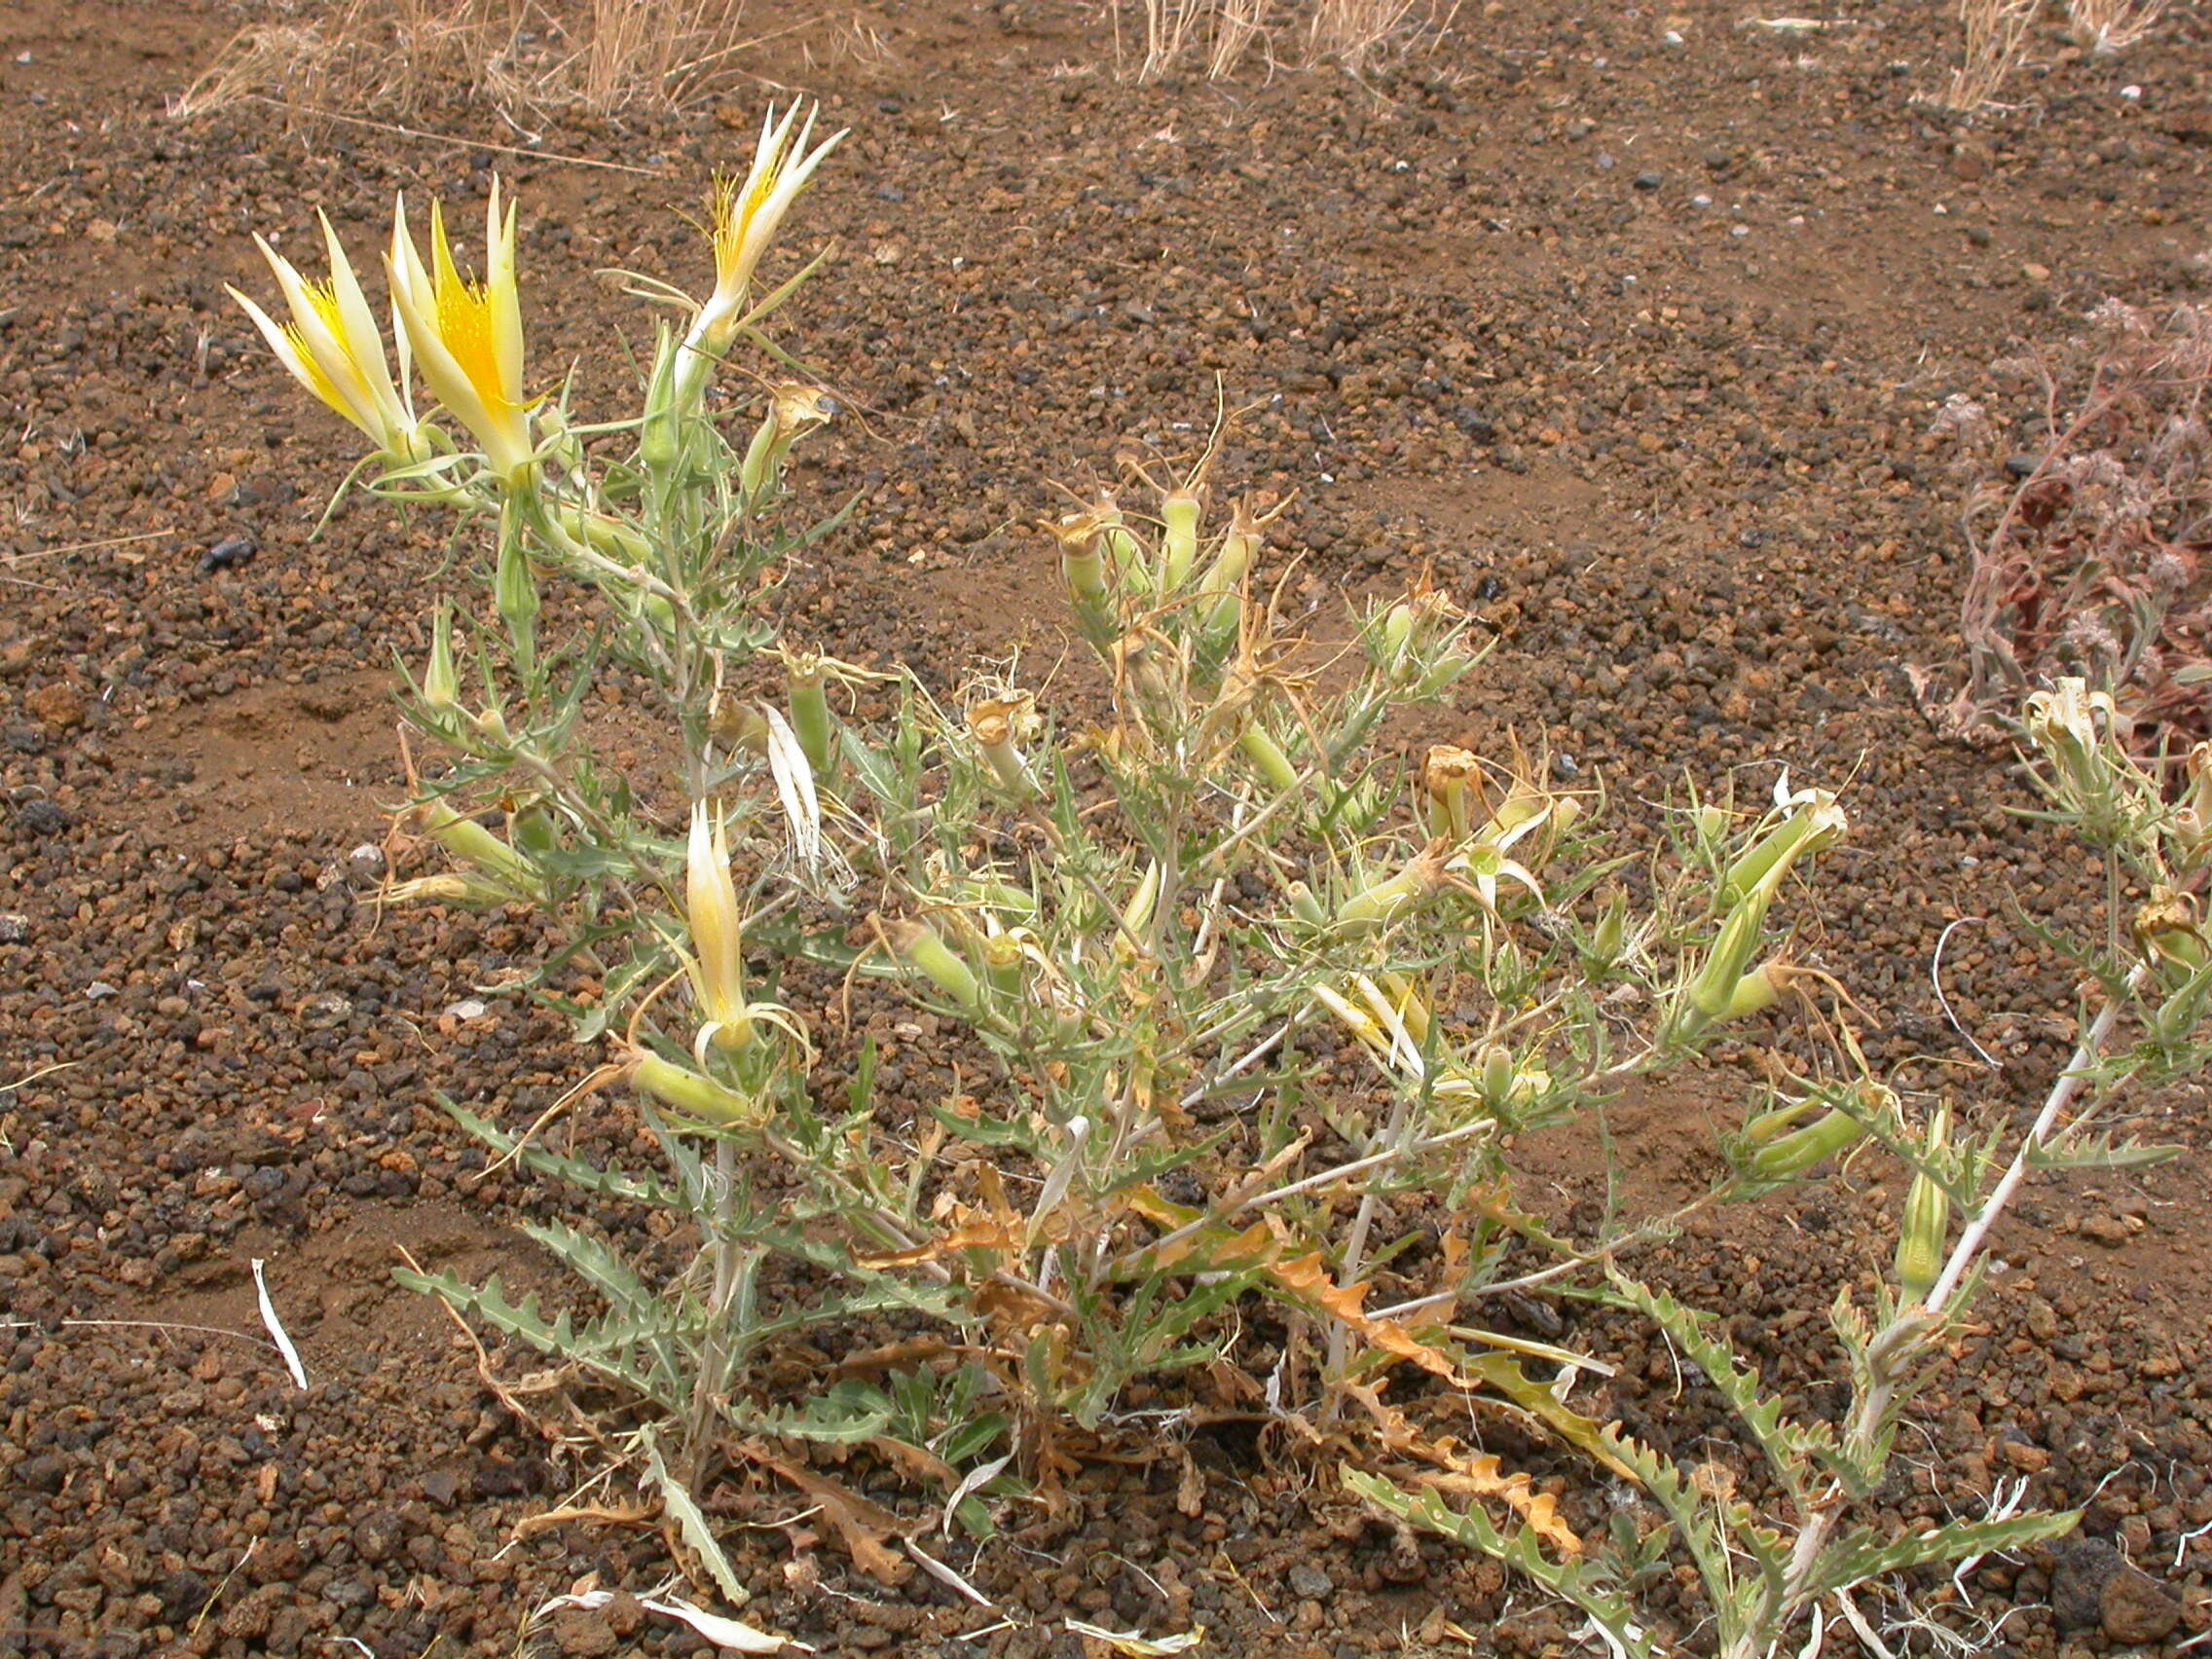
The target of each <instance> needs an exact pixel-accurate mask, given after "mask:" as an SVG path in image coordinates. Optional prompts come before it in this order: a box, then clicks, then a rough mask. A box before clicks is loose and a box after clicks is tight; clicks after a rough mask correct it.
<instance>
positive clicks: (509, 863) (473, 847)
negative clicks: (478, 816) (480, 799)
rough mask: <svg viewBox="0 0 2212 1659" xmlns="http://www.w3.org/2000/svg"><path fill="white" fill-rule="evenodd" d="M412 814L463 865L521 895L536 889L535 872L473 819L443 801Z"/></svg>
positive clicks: (422, 807) (422, 806)
mask: <svg viewBox="0 0 2212 1659" xmlns="http://www.w3.org/2000/svg"><path fill="white" fill-rule="evenodd" d="M415 812H416V815H417V822H418V823H420V824H421V825H422V827H423V830H424V833H425V834H427V835H428V836H429V837H430V839H431V840H433V841H435V842H437V844H438V845H439V846H441V847H443V848H444V849H445V850H446V851H447V852H448V853H450V854H452V855H453V856H454V857H455V858H457V859H459V860H460V861H461V863H462V864H465V865H469V866H473V867H474V868H476V869H478V870H480V871H482V872H483V873H484V874H486V875H488V876H491V877H492V878H493V879H494V880H497V881H501V882H505V883H507V884H508V885H510V886H511V887H513V888H515V889H517V890H519V891H520V892H523V893H532V892H535V890H536V887H537V872H536V871H535V869H533V868H532V867H531V866H529V865H528V864H527V863H525V862H524V860H523V858H522V856H521V855H520V854H518V853H517V852H516V851H515V850H514V848H512V847H510V846H508V845H507V843H506V842H504V841H502V840H500V839H499V837H498V836H497V835H495V834H493V833H492V831H491V830H487V829H485V828H484V826H483V825H481V824H479V823H477V822H476V820H475V819H473V818H463V817H461V815H460V814H459V813H457V812H455V811H454V809H453V808H452V807H450V806H448V805H447V804H446V803H445V802H444V801H442V800H432V801H425V802H424V803H423V804H422V805H421V806H419V807H417V808H416V809H415Z"/></svg>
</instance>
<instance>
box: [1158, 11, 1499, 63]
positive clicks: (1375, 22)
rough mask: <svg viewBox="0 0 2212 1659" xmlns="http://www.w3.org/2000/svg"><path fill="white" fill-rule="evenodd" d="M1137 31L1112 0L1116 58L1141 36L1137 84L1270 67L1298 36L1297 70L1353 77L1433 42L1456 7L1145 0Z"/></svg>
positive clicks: (1295, 56)
mask: <svg viewBox="0 0 2212 1659" xmlns="http://www.w3.org/2000/svg"><path fill="white" fill-rule="evenodd" d="M1142 5H1143V16H1142V18H1141V23H1142V27H1141V30H1140V29H1138V28H1135V27H1128V28H1125V27H1124V22H1123V8H1122V0H1115V6H1114V45H1115V57H1116V60H1117V61H1120V60H1121V59H1122V57H1123V42H1124V37H1125V36H1127V35H1136V34H1140V33H1141V36H1142V39H1143V43H1144V55H1143V56H1142V57H1141V58H1140V59H1139V60H1138V62H1137V66H1136V76H1137V79H1138V80H1140V81H1150V80H1156V79H1158V78H1159V77H1160V76H1162V75H1170V74H1179V73H1183V72H1185V71H1187V70H1194V69H1195V70H1198V71H1200V72H1202V73H1203V74H1204V75H1205V77H1206V79H1207V80H1209V81H1219V80H1224V79H1226V78H1228V77H1229V76H1231V75H1233V74H1235V72H1236V71H1237V69H1238V68H1240V67H1241V66H1242V65H1243V64H1244V62H1245V60H1246V59H1247V58H1249V57H1251V56H1252V55H1255V54H1257V55H1260V56H1261V57H1263V58H1264V59H1265V60H1266V61H1267V63H1268V65H1269V67H1270V68H1271V69H1272V67H1274V66H1275V65H1276V64H1277V63H1279V62H1282V61H1284V59H1283V58H1282V57H1279V56H1278V55H1277V54H1276V51H1275V44H1276V42H1277V41H1290V40H1300V41H1301V44H1300V46H1299V48H1298V50H1297V51H1296V52H1295V54H1294V55H1291V56H1290V57H1289V59H1288V60H1289V61H1290V62H1291V63H1293V64H1295V65H1296V66H1297V67H1300V68H1313V67H1315V66H1316V65H1319V64H1323V63H1335V64H1338V65H1341V66H1342V67H1343V68H1344V69H1346V71H1348V72H1349V73H1351V74H1353V75H1358V74H1361V73H1363V72H1364V71H1366V70H1367V69H1369V68H1370V67H1372V66H1374V65H1375V64H1377V63H1378V62H1380V61H1382V60H1383V59H1384V58H1386V57H1389V56H1391V55H1403V54H1405V53H1407V52H1411V51H1413V50H1415V49H1417V48H1418V47H1419V45H1420V44H1421V43H1422V42H1423V41H1433V40H1434V39H1435V38H1436V37H1437V36H1438V35H1439V34H1440V33H1442V31H1443V29H1444V28H1445V26H1446V25H1447V24H1448V23H1449V22H1450V20H1451V14H1452V12H1453V11H1456V6H1454V7H1451V8H1449V9H1448V8H1445V7H1443V6H1442V5H1441V4H1440V3H1439V0H1313V5H1312V7H1311V10H1310V11H1307V10H1306V9H1305V8H1304V7H1301V6H1298V5H1294V4H1290V3H1288V0H1142Z"/></svg>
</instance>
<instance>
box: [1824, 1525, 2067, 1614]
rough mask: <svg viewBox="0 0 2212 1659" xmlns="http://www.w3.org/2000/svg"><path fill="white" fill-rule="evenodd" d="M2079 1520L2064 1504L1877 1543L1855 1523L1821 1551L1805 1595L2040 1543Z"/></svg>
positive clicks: (1877, 1536) (1876, 1536)
mask: <svg viewBox="0 0 2212 1659" xmlns="http://www.w3.org/2000/svg"><path fill="white" fill-rule="evenodd" d="M2081 1520H2082V1511H2080V1510H2079V1509H2069V1510H2066V1511H2063V1512H2062V1513H2059V1514H2055V1515H2014V1516H2010V1517H2008V1518H2007V1519H2005V1520H2001V1521H1953V1522H1950V1523H1949V1524H1947V1525H1945V1526H1941V1527H1937V1528H1935V1529H1934V1530H1930V1531H1926V1532H1915V1533H1912V1534H1911V1535H1910V1536H1907V1537H1902V1538H1893V1539H1892V1540H1890V1541H1889V1542H1888V1543H1884V1542H1882V1539H1881V1534H1880V1533H1878V1532H1876V1531H1875V1530H1873V1529H1872V1528H1869V1527H1859V1528H1854V1529H1853V1530H1851V1531H1849V1532H1846V1533H1844V1534H1843V1535H1842V1536H1841V1537H1839V1538H1837V1539H1836V1540H1835V1541H1834V1542H1833V1543H1831V1544H1830V1545H1829V1546H1828V1547H1827V1549H1825V1551H1823V1552H1822V1555H1821V1559H1820V1564H1819V1567H1818V1569H1817V1570H1816V1571H1815V1572H1814V1574H1813V1576H1812V1581H1811V1582H1810V1583H1809V1584H1808V1585H1807V1586H1806V1589H1805V1595H1806V1598H1807V1600H1812V1599H1816V1598H1818V1597H1821V1596H1826V1595H1829V1594H1832V1593H1833V1592H1835V1591H1838V1590H1849V1589H1851V1588H1852V1587H1853V1586H1855V1585H1859V1584H1863V1583H1865V1582H1866V1581H1867V1580H1868V1579H1870V1578H1881V1577H1884V1576H1886V1575H1887V1574H1889V1573H1893V1572H1904V1571H1907V1570H1909V1569H1910V1568H1912V1567H1948V1566H1950V1565H1951V1564H1952V1563H1954V1562H1961V1561H1966V1560H1969V1559H1971V1558H1972V1557H1974V1556H1979V1555H1990V1554H1994V1553H1995V1552H1997V1551H1999V1550H2012V1549H2018V1548H2020V1547H2021V1546H2022V1545H2024V1544H2039V1543H2044V1542H2046V1541H2047V1540H2049V1539H2051V1538H2061V1537H2064V1536H2065V1535H2066V1534H2067V1533H2068V1532H2071V1531H2072V1530H2074V1529H2075V1527H2076V1526H2078V1525H2079V1524H2080V1522H2081Z"/></svg>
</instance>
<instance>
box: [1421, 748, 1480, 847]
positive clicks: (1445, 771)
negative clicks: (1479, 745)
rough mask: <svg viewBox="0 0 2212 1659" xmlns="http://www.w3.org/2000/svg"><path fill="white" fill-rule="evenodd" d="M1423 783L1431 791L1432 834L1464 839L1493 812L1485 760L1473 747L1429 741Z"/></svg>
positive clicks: (1429, 815)
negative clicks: (1470, 748)
mask: <svg viewBox="0 0 2212 1659" xmlns="http://www.w3.org/2000/svg"><path fill="white" fill-rule="evenodd" d="M1421 786H1422V788H1423V790H1424V791H1425V793H1427V795H1428V832H1429V833H1430V834H1432V835H1442V836H1446V837H1448V838H1450V839H1451V840H1454V841H1463V840H1465V839H1466V838H1467V835H1468V833H1469V832H1470V831H1471V830H1473V829H1474V827H1475V825H1477V824H1478V823H1481V822H1483V821H1484V820H1486V819H1487V818H1488V817H1489V816H1490V799H1489V796H1488V794H1487V793H1486V792H1485V790H1484V788H1483V763H1482V761H1481V760H1480V759H1479V758H1478V757H1477V756H1475V754H1474V753H1473V751H1471V750H1466V749H1461V748H1459V747H1458V746H1457V745H1456V744H1450V743H1438V744H1432V745H1430V747H1429V751H1428V756H1427V758H1426V759H1425V760H1424V762H1423V763H1422V766H1421Z"/></svg>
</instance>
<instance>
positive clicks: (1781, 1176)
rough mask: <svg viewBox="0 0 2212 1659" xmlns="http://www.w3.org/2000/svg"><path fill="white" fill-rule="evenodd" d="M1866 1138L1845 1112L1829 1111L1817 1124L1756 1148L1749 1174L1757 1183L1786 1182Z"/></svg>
mask: <svg viewBox="0 0 2212 1659" xmlns="http://www.w3.org/2000/svg"><path fill="white" fill-rule="evenodd" d="M1865 1138H1866V1129H1865V1126H1864V1125H1863V1124H1861V1123H1860V1122H1859V1120H1858V1119H1856V1118H1854V1117H1853V1116H1852V1115H1851V1114H1850V1113H1848V1112H1842V1111H1832V1112H1829V1113H1828V1114H1827V1115H1826V1116H1825V1117H1824V1118H1822V1119H1821V1120H1820V1121H1819V1122H1817V1123H1815V1124H1810V1125H1808V1126H1807V1127H1805V1128H1802V1129H1795V1130H1792V1131H1791V1132H1790V1133H1788V1134H1787V1135H1784V1136H1783V1137H1782V1138H1781V1139H1780V1140H1778V1141H1774V1142H1772V1143H1770V1144H1768V1145H1766V1146H1762V1147H1761V1148H1759V1150H1758V1151H1757V1152H1756V1153H1754V1154H1753V1155H1752V1157H1751V1170H1750V1173H1751V1178H1752V1179H1753V1180H1757V1181H1787V1180H1788V1179H1789V1178H1790V1177H1791V1176H1793V1175H1802V1174H1804V1173H1805V1171H1806V1170H1808V1169H1810V1168H1812V1167H1813V1166H1814V1165H1815V1164H1817V1163H1821V1162H1823V1161H1825V1160H1827V1159H1830V1158H1833V1157H1834V1156H1835V1155H1836V1154H1837V1153H1839V1152H1848V1151H1849V1150H1850V1149H1851V1148H1853V1147H1855V1146H1857V1145H1858V1144H1859V1143H1860V1142H1861V1141H1862V1140H1864V1139H1865Z"/></svg>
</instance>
